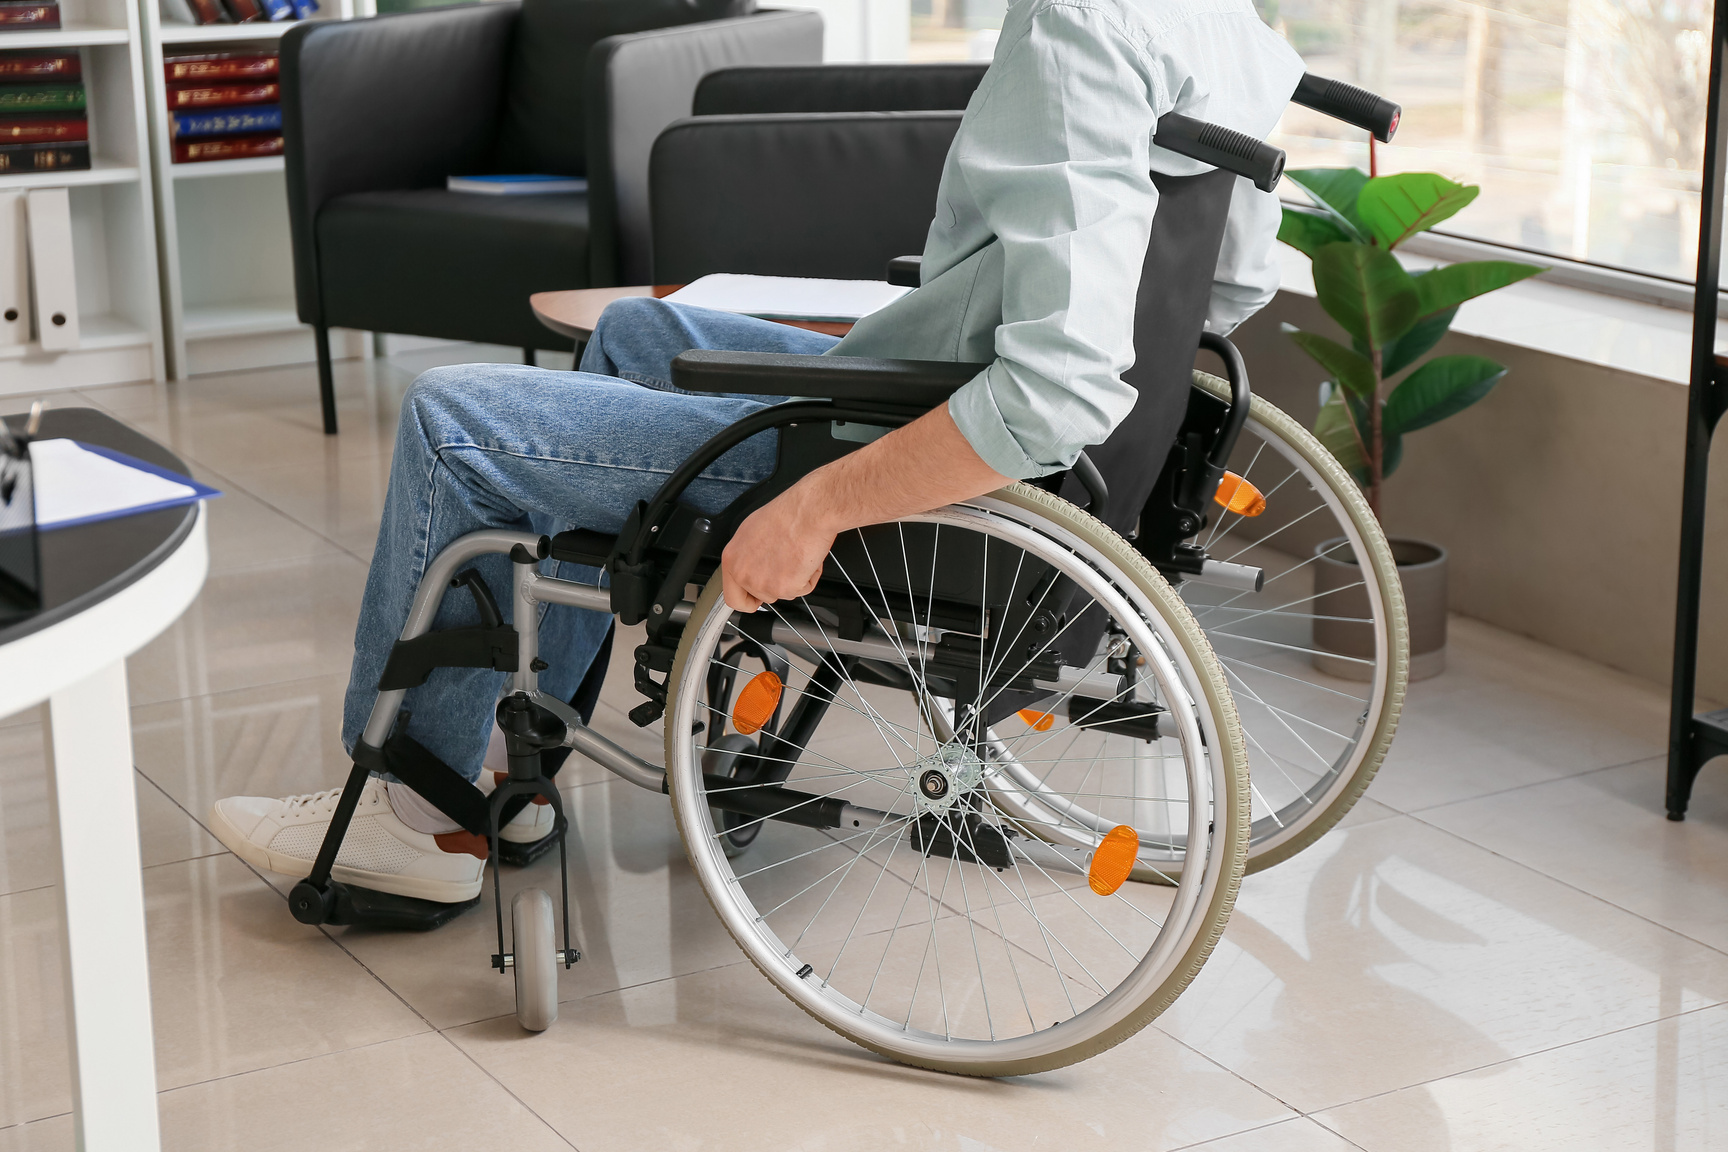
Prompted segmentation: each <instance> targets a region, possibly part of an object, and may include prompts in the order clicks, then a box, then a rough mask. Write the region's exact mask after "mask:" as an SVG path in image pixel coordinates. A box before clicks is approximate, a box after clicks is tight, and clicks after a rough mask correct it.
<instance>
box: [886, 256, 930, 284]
mask: <svg viewBox="0 0 1728 1152" xmlns="http://www.w3.org/2000/svg"><path fill="white" fill-rule="evenodd" d="M923 282H924V257H923V256H922V255H918V256H896V257H894V259H892V260H890V261H888V283H890V284H893V285H895V286H897V287H900V288H916V287H918V286H919V285H921V284H922V283H923Z"/></svg>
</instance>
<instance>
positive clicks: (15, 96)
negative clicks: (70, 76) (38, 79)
mask: <svg viewBox="0 0 1728 1152" xmlns="http://www.w3.org/2000/svg"><path fill="white" fill-rule="evenodd" d="M83 110H84V86H83V85H81V84H53V85H49V84H41V85H37V84H19V85H10V84H8V85H6V86H4V87H0V113H6V112H82V111H83Z"/></svg>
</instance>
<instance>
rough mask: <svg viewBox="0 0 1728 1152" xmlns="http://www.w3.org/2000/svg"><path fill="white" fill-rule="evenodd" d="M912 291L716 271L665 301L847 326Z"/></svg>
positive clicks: (859, 282)
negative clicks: (826, 321)
mask: <svg viewBox="0 0 1728 1152" xmlns="http://www.w3.org/2000/svg"><path fill="white" fill-rule="evenodd" d="M910 291H912V289H910V288H904V287H901V286H900V285H898V284H890V283H888V282H887V281H886V280H817V279H814V278H809V277H803V276H741V275H738V274H736V273H732V272H716V273H714V274H713V275H710V276H703V277H702V278H701V279H699V280H694V281H692V282H691V283H689V284H686V285H685V286H684V287H682V288H680V289H678V291H676V292H674V293H672V295H670V296H668V297H666V299H667V300H670V301H672V302H673V303H675V304H689V305H693V306H694V307H697V308H713V309H715V310H717V311H720V312H737V313H740V314H741V315H744V316H759V317H761V318H762V319H764V320H828V321H833V322H836V323H842V324H843V323H848V322H853V321H858V320H862V319H863V318H864V317H866V316H868V315H870V313H872V312H875V311H878V310H880V309H882V308H886V307H887V306H888V305H890V304H892V303H894V301H896V300H898V299H900V297H902V296H904V295H906V293H908V292H910Z"/></svg>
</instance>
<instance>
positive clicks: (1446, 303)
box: [1414, 260, 1547, 316]
mask: <svg viewBox="0 0 1728 1152" xmlns="http://www.w3.org/2000/svg"><path fill="white" fill-rule="evenodd" d="M1545 271H1547V269H1545V268H1543V267H1541V266H1540V265H1536V264H1519V263H1517V262H1515V261H1512V260H1468V261H1465V262H1464V263H1462V264H1447V265H1445V266H1444V267H1440V268H1433V269H1430V270H1429V271H1427V272H1423V273H1421V274H1419V275H1417V276H1416V277H1414V279H1415V281H1416V296H1417V298H1418V299H1419V300H1421V302H1422V315H1424V316H1431V315H1433V314H1434V313H1436V312H1444V311H1446V310H1447V309H1453V308H1457V307H1458V305H1460V304H1462V303H1464V301H1466V300H1474V299H1475V298H1476V297H1478V296H1481V295H1484V294H1486V293H1489V292H1493V291H1496V290H1498V289H1500V288H1504V287H1506V285H1508V284H1516V283H1517V282H1518V281H1520V280H1523V279H1525V278H1527V277H1530V276H1534V275H1536V274H1537V273H1538V272H1545Z"/></svg>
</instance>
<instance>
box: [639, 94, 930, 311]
mask: <svg viewBox="0 0 1728 1152" xmlns="http://www.w3.org/2000/svg"><path fill="white" fill-rule="evenodd" d="M959 127H960V113H959V112H853V113H815V114H796V115H785V116H778V115H768V116H696V117H692V118H690V119H688V120H679V121H677V122H676V123H674V124H672V125H671V126H670V127H669V128H667V129H666V131H665V132H663V133H661V135H660V139H659V140H657V141H656V142H655V144H654V153H653V158H652V161H651V166H650V173H651V174H650V180H649V183H650V187H651V188H652V213H653V230H654V244H653V257H654V258H653V275H652V282H653V283H656V284H688V283H689V282H690V281H692V280H694V279H696V278H697V277H698V276H705V275H707V274H708V273H710V272H739V273H747V274H753V275H758V276H816V277H825V278H828V279H836V280H878V279H880V278H881V277H882V268H883V266H884V265H885V264H886V263H887V262H888V261H889V260H891V259H893V258H894V257H896V256H899V255H901V254H902V253H906V252H917V251H921V250H922V249H923V247H924V240H925V237H926V235H927V234H928V233H929V230H930V218H931V217H932V216H934V215H935V213H936V189H937V187H938V185H939V184H940V183H941V181H942V165H943V161H944V160H945V159H946V157H947V155H948V148H949V145H950V144H952V143H953V140H954V133H955V132H956V131H957V130H958V129H959Z"/></svg>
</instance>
